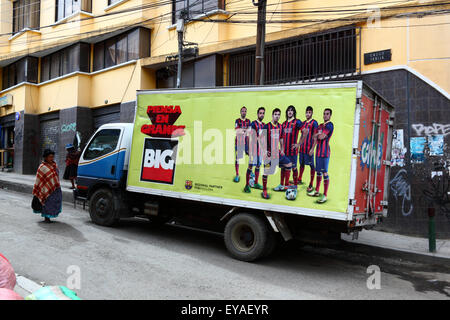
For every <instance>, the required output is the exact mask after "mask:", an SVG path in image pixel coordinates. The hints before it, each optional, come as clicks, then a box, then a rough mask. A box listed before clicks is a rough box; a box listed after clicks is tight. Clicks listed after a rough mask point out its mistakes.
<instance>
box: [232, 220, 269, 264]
mask: <svg viewBox="0 0 450 320" xmlns="http://www.w3.org/2000/svg"><path fill="white" fill-rule="evenodd" d="M224 238H225V246H226V247H227V249H228V251H229V252H230V254H231V255H232V256H233V257H234V258H236V259H238V260H242V261H248V262H250V261H255V260H257V259H259V258H263V257H266V256H267V255H269V254H270V253H271V251H273V249H274V247H275V242H276V238H275V234H274V232H273V231H272V230H271V229H270V228H269V226H268V224H267V223H266V221H264V219H263V218H261V217H259V216H256V215H253V214H248V213H240V214H238V215H236V216H234V217H232V218H231V219H230V220H229V221H228V223H227V225H226V227H225V233H224Z"/></svg>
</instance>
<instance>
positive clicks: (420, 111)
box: [363, 70, 450, 238]
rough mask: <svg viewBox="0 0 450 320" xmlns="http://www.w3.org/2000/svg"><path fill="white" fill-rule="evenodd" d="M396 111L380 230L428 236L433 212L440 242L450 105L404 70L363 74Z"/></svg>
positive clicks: (445, 225) (448, 227) (446, 212)
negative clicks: (429, 210)
mask: <svg viewBox="0 0 450 320" xmlns="http://www.w3.org/2000/svg"><path fill="white" fill-rule="evenodd" d="M363 80H364V81H366V83H367V84H368V85H369V86H371V87H372V88H373V89H375V90H376V91H378V92H379V93H380V94H381V95H382V96H383V97H384V98H385V99H387V100H388V101H389V102H390V103H392V105H393V106H394V107H395V115H396V118H395V126H394V139H393V148H392V150H393V155H392V158H393V165H394V166H393V168H392V171H391V177H390V184H389V187H390V198H389V211H388V217H387V218H386V219H385V221H384V223H383V224H381V225H380V226H379V228H380V229H381V230H386V231H393V232H396V233H403V234H410V235H417V236H423V237H426V236H427V235H428V214H427V208H428V205H429V204H430V203H431V204H432V205H433V206H434V207H435V208H436V233H437V237H438V238H450V200H449V198H448V194H447V191H448V190H447V189H448V182H449V178H448V171H446V170H445V169H444V168H445V167H447V168H448V166H449V164H450V163H449V159H450V156H449V150H448V149H447V145H448V144H449V142H450V135H449V133H450V114H449V112H448V110H450V100H448V99H447V98H446V97H444V96H443V95H442V94H440V93H439V92H438V91H437V90H435V89H434V88H432V87H431V86H430V85H428V84H427V83H425V82H424V81H422V80H421V79H419V78H417V77H416V76H415V75H413V74H411V73H409V72H408V71H406V70H396V71H387V72H382V73H377V74H369V75H364V76H363Z"/></svg>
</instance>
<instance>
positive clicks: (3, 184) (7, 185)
mask: <svg viewBox="0 0 450 320" xmlns="http://www.w3.org/2000/svg"><path fill="white" fill-rule="evenodd" d="M0 189H6V190H11V191H16V192H20V193H26V194H29V195H31V194H32V193H33V185H25V184H21V183H20V182H11V181H8V180H1V179H0ZM61 191H62V198H63V201H64V202H71V203H73V192H72V191H67V190H64V189H63V188H61Z"/></svg>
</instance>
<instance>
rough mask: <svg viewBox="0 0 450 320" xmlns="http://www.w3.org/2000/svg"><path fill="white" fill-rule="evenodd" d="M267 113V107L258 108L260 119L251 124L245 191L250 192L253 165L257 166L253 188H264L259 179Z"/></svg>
mask: <svg viewBox="0 0 450 320" xmlns="http://www.w3.org/2000/svg"><path fill="white" fill-rule="evenodd" d="M265 113H266V109H264V108H263V107H260V108H258V111H257V116H258V119H257V120H255V121H253V122H252V123H251V125H250V136H249V155H248V169H247V175H246V184H245V188H244V192H246V193H250V192H251V189H250V185H249V182H250V175H251V174H252V169H253V166H255V184H254V186H253V188H255V189H262V188H263V187H262V185H260V184H259V183H258V179H259V168H260V167H261V163H262V148H263V146H262V142H261V137H262V132H263V129H264V123H263V120H264V115H265Z"/></svg>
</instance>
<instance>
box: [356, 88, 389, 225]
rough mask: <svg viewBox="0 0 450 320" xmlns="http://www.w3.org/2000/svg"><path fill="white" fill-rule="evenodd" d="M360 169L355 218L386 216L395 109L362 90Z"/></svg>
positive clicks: (366, 89)
mask: <svg viewBox="0 0 450 320" xmlns="http://www.w3.org/2000/svg"><path fill="white" fill-rule="evenodd" d="M359 107H360V110H359V111H360V122H359V143H358V149H359V150H358V158H359V159H358V160H359V161H358V168H357V174H356V189H355V200H356V203H355V210H354V212H353V213H354V215H362V216H363V217H365V218H367V217H368V216H369V215H370V214H372V213H376V214H382V213H385V212H386V210H385V207H386V205H387V194H388V179H389V170H390V159H391V143H392V125H393V108H392V107H391V106H389V105H388V104H387V103H386V102H385V101H384V100H382V98H381V97H379V96H377V95H376V94H375V93H374V92H371V90H369V88H365V90H363V95H362V98H361V101H360V106H359Z"/></svg>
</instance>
